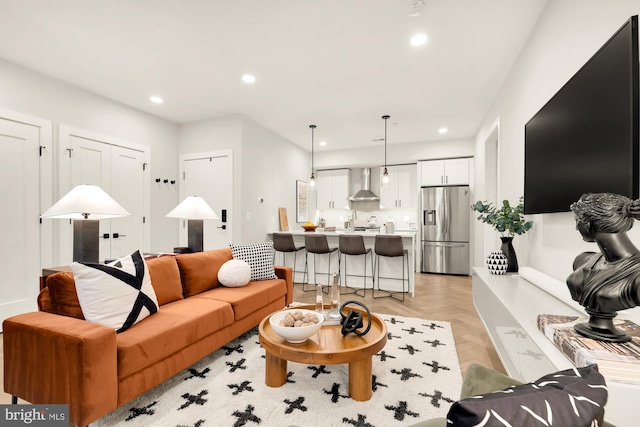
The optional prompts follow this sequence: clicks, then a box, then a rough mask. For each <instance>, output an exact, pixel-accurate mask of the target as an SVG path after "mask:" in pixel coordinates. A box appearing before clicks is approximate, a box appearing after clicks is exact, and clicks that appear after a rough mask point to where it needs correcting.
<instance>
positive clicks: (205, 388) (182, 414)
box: [92, 314, 462, 427]
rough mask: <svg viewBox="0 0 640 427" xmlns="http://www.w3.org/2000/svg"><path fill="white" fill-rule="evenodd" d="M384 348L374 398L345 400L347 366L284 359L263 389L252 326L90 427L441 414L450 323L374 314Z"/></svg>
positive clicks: (455, 393)
mask: <svg viewBox="0 0 640 427" xmlns="http://www.w3.org/2000/svg"><path fill="white" fill-rule="evenodd" d="M380 317H382V318H383V319H384V320H385V322H386V323H387V344H386V345H385V347H384V348H383V349H382V350H381V351H380V352H379V353H377V354H376V355H375V356H374V357H373V370H372V375H373V396H372V398H371V399H370V400H368V401H366V402H358V401H355V400H353V399H351V398H350V397H349V395H348V394H349V392H348V378H349V375H348V365H346V364H345V365H321V366H313V365H305V364H300V363H294V362H289V363H288V365H287V369H288V374H287V383H286V384H284V385H283V386H282V387H278V388H271V387H267V386H266V385H265V381H264V370H265V359H264V357H265V351H264V349H263V348H262V347H261V346H260V343H259V341H258V329H257V327H256V328H254V329H252V330H251V331H249V332H247V333H246V334H244V335H242V336H241V337H239V338H237V339H235V340H234V341H232V342H230V343H228V344H227V345H226V346H224V347H222V348H221V349H219V350H217V351H215V352H213V353H211V354H210V355H209V356H207V357H205V358H204V359H202V360H200V361H199V362H197V363H196V364H194V365H193V366H191V367H190V368H188V369H186V370H184V371H182V372H180V373H179V374H177V375H175V376H174V377H172V378H170V379H169V380H167V381H165V382H164V383H162V384H161V385H159V386H158V387H155V388H154V389H152V390H150V391H148V392H147V393H145V394H143V395H142V396H140V397H138V398H136V399H135V400H133V401H131V402H129V403H127V404H125V405H123V406H121V407H120V408H118V409H116V410H115V411H113V412H111V413H109V414H107V415H106V416H104V417H102V418H101V419H99V420H97V421H96V422H95V423H93V424H92V426H100V427H107V426H109V427H110V426H127V427H138V426H139V427H143V426H144V427H149V426H162V427H220V426H233V427H243V426H248V427H252V426H256V427H258V426H266V427H276V426H277V427H280V426H320V425H322V426H359V427H389V426H406V425H411V424H414V423H416V422H419V421H423V420H426V419H429V418H433V417H444V416H446V414H447V412H448V410H449V407H450V406H451V403H453V402H454V401H456V400H457V399H458V397H459V394H460V387H461V385H462V377H461V372H460V364H459V362H458V356H457V353H456V349H455V343H454V339H453V334H452V332H451V325H450V324H449V323H447V322H440V321H431V320H424V319H418V318H411V317H402V316H391V315H385V314H382V315H380Z"/></svg>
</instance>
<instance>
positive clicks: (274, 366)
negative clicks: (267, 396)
mask: <svg viewBox="0 0 640 427" xmlns="http://www.w3.org/2000/svg"><path fill="white" fill-rule="evenodd" d="M297 308H304V309H308V310H313V309H314V307H313V306H301V307H294V308H291V309H290V310H295V309H297ZM348 308H351V309H353V310H359V309H358V308H357V307H353V308H352V307H348ZM359 311H361V312H362V313H363V316H364V317H363V321H364V324H365V326H366V324H367V322H368V321H367V314H366V312H364V311H362V310H359ZM269 317H271V315H269V316H267V317H265V318H264V319H262V322H260V327H259V337H260V344H262V347H263V348H264V349H265V351H266V361H265V383H266V384H267V386H269V387H280V386H282V385H284V383H286V382H287V361H291V362H298V363H305V364H308V365H338V364H342V363H348V364H349V396H351V398H352V399H354V400H358V401H365V400H369V399H371V395H372V393H373V392H372V389H371V385H372V378H371V369H372V356H373V355H374V354H376V353H377V352H379V351H380V350H382V348H383V347H384V346H385V344H386V343H387V325H386V324H385V323H384V320H382V319H381V318H380V317H379V316H376V315H375V314H371V330H370V331H369V332H368V333H367V334H366V335H364V336H362V337H359V336H357V335H355V334H347V335H342V333H341V332H340V329H341V326H340V325H332V326H323V327H322V328H320V330H319V331H318V332H317V333H316V334H315V335H312V336H311V337H310V338H309V339H308V340H306V341H305V342H303V343H300V344H292V343H290V342H288V341H287V340H285V339H284V338H282V337H281V336H280V335H278V334H276V332H275V331H274V330H273V328H272V327H271V325H270V324H269Z"/></svg>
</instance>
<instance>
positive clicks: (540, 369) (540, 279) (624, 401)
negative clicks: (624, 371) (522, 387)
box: [473, 267, 640, 427]
mask: <svg viewBox="0 0 640 427" xmlns="http://www.w3.org/2000/svg"><path fill="white" fill-rule="evenodd" d="M473 302H474V305H475V306H476V310H477V311H478V314H479V315H480V318H481V319H482V321H483V323H484V325H485V328H486V329H487V332H488V334H489V337H490V338H491V340H492V342H493V345H494V347H495V349H496V351H497V353H498V356H499V357H500V360H501V361H502V364H503V366H504V368H505V370H506V371H507V373H508V374H509V375H510V376H511V377H513V378H516V379H518V380H520V381H523V382H530V381H534V380H536V379H538V378H540V377H541V376H543V375H546V374H548V373H552V372H555V371H559V370H563V369H568V368H571V367H573V366H574V365H573V363H572V362H571V361H570V360H569V359H568V358H567V357H566V356H565V355H564V354H563V353H562V352H561V351H560V350H559V349H558V348H556V346H555V345H554V344H553V343H552V342H551V341H550V340H549V339H548V338H547V337H546V336H545V335H544V334H543V333H542V332H541V331H540V330H539V329H538V326H537V317H538V314H561V315H568V316H585V317H586V313H585V311H584V309H583V308H582V306H580V305H579V304H578V303H577V302H575V301H573V300H572V299H571V295H570V294H569V289H568V288H567V285H566V283H565V282H563V281H560V280H557V279H555V278H552V277H550V276H547V275H546V274H544V273H541V272H539V271H537V270H534V269H532V268H526V267H525V268H521V269H520V271H519V274H506V275H503V276H498V275H493V274H490V273H489V272H488V270H487V269H486V268H479V267H475V268H474V269H473ZM639 311H640V308H639V307H636V308H634V309H632V310H625V311H623V312H620V313H619V317H620V318H625V319H630V320H633V321H634V322H636V323H638V324H640V315H639ZM605 378H606V377H605ZM607 386H608V389H609V401H608V403H607V406H606V409H605V419H606V420H607V421H609V422H611V423H613V424H615V425H616V426H617V427H632V426H633V427H635V426H636V425H637V415H632V412H633V411H629V408H634V407H635V405H637V402H640V386H637V385H631V384H625V383H619V382H615V381H609V380H607Z"/></svg>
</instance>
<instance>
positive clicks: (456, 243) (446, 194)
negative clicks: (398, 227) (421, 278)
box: [421, 185, 471, 275]
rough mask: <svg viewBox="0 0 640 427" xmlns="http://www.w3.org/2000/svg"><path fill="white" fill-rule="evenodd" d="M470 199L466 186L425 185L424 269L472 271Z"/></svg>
mask: <svg viewBox="0 0 640 427" xmlns="http://www.w3.org/2000/svg"><path fill="white" fill-rule="evenodd" d="M470 198H471V195H470V192H469V186H466V185H464V186H451V187H423V188H422V191H421V203H422V263H421V265H422V267H421V271H422V272H424V273H445V274H461V275H469V274H470V270H471V267H470V262H469V256H470V251H469V228H470V224H469V221H470V213H471V202H470Z"/></svg>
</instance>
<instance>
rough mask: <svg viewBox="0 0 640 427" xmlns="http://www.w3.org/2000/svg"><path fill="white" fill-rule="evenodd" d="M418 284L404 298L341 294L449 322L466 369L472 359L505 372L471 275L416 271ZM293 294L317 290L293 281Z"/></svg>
mask: <svg viewBox="0 0 640 427" xmlns="http://www.w3.org/2000/svg"><path fill="white" fill-rule="evenodd" d="M318 279H319V280H320V277H318ZM415 287H416V291H415V294H416V296H415V297H412V296H411V294H406V295H405V299H404V302H400V301H396V300H395V299H392V298H376V299H373V298H372V296H371V291H370V290H368V291H367V294H366V297H365V298H362V297H360V296H356V295H343V296H342V297H341V298H342V302H343V303H344V302H345V301H348V300H350V299H353V300H357V301H361V302H363V303H364V304H365V305H366V306H367V307H368V308H369V309H370V310H371V311H373V312H375V313H382V314H396V315H399V316H407V317H419V318H422V319H428V320H441V321H446V322H449V323H451V328H452V329H453V336H454V339H455V342H456V350H457V352H458V359H459V360H460V366H461V369H462V372H463V373H464V372H465V371H466V369H467V367H468V366H469V365H470V364H472V363H479V364H482V365H485V366H487V367H490V368H493V369H495V370H497V371H499V372H502V373H506V372H505V370H504V367H503V366H502V363H501V362H500V358H499V357H498V354H497V353H496V351H495V349H494V347H493V344H492V343H491V340H490V339H489V336H488V335H487V331H486V330H485V328H484V325H483V324H482V321H481V320H480V317H478V313H477V312H476V309H475V307H474V305H473V297H472V287H471V277H469V276H450V275H443V274H423V273H416V274H415ZM308 289H309V286H308V285H307V290H308ZM293 294H294V297H293V300H294V301H296V302H304V303H308V304H313V303H314V302H315V297H316V294H315V292H303V291H302V285H300V284H295V285H294V293H293ZM376 296H377V294H376Z"/></svg>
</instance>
